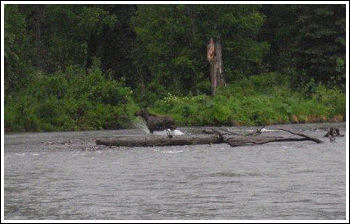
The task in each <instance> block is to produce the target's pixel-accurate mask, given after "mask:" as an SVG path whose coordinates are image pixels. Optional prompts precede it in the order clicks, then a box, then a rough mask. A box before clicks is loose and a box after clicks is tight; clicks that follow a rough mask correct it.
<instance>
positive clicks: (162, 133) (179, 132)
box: [153, 129, 184, 135]
mask: <svg viewBox="0 0 350 224" xmlns="http://www.w3.org/2000/svg"><path fill="white" fill-rule="evenodd" d="M153 134H155V135H168V134H170V135H184V133H183V132H182V131H180V130H177V129H175V130H173V131H172V130H170V129H167V130H164V131H154V132H153Z"/></svg>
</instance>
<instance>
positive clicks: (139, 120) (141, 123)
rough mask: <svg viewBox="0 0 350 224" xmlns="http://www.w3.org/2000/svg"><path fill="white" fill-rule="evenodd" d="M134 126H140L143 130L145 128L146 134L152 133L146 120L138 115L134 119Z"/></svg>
mask: <svg viewBox="0 0 350 224" xmlns="http://www.w3.org/2000/svg"><path fill="white" fill-rule="evenodd" d="M132 123H133V126H134V127H135V128H139V129H141V130H143V131H144V132H145V133H146V134H149V133H151V132H150V131H149V129H148V127H147V125H146V121H145V120H144V119H142V118H140V117H136V119H135V120H133V122H132Z"/></svg>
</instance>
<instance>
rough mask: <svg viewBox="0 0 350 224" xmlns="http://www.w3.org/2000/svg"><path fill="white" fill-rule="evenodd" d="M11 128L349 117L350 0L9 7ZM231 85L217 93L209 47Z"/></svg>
mask: <svg viewBox="0 0 350 224" xmlns="http://www.w3.org/2000/svg"><path fill="white" fill-rule="evenodd" d="M4 17H5V55H4V57H5V74H4V75H5V77H4V78H5V83H4V87H5V97H4V98H5V108H4V109H5V119H4V120H5V131H6V133H8V132H27V131H30V132H36V131H78V130H106V129H123V128H135V127H134V122H135V119H136V117H135V112H136V111H138V110H140V109H141V108H144V107H147V108H148V109H149V111H150V112H152V113H155V114H160V115H169V116H171V117H173V118H174V119H175V121H176V125H177V126H261V125H272V124H287V123H309V122H340V121H345V115H346V94H345V92H346V86H345V83H346V82H345V79H346V75H345V47H346V46H345V24H346V18H345V5H336V4H334V5H264V4H263V5H227V6H226V5H15V4H14V5H12V4H11V5H5V15H4ZM210 38H214V39H220V41H221V44H222V59H223V70H224V76H225V79H226V85H225V86H220V87H219V88H218V89H217V92H216V94H215V96H213V95H212V94H211V86H210V85H211V84H210V79H209V63H208V61H207V59H206V50H207V49H206V46H207V44H208V41H209V39H210Z"/></svg>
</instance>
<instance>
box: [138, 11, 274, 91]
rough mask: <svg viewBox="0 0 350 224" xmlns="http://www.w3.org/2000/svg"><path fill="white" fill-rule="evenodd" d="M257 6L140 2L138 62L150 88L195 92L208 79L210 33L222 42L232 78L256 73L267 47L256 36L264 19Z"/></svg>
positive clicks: (225, 68)
mask: <svg viewBox="0 0 350 224" xmlns="http://www.w3.org/2000/svg"><path fill="white" fill-rule="evenodd" d="M258 8H259V6H257V5H196V6H193V5H156V6H153V5H152V6H150V5H143V6H139V8H138V14H137V17H135V20H134V24H135V31H136V33H137V45H136V50H135V51H136V60H137V61H138V62H140V63H139V66H140V67H141V68H147V70H148V71H149V73H148V74H149V75H151V78H148V80H151V83H147V84H148V86H149V87H150V88H151V90H152V91H155V90H158V91H159V93H161V94H162V93H163V94H164V92H166V91H168V92H173V93H175V94H187V93H188V91H192V93H196V90H197V89H198V88H199V85H201V84H202V83H203V82H208V78H209V64H208V62H207V61H206V45H207V43H208V41H209V39H210V38H211V37H213V38H215V39H216V40H218V39H220V41H221V43H222V46H223V61H224V70H225V75H226V76H227V78H228V80H231V79H233V78H234V77H235V76H236V75H237V74H252V73H256V72H258V71H259V66H260V64H261V62H262V58H263V55H264V53H265V52H266V51H267V49H268V46H269V45H268V43H266V42H258V41H257V40H256V39H257V35H258V33H259V29H260V27H261V25H262V23H263V19H264V18H263V16H262V15H261V13H259V11H258ZM144 76H145V75H143V77H144ZM155 87H161V88H155ZM162 88H163V91H162Z"/></svg>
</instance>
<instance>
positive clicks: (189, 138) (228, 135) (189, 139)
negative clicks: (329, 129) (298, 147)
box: [96, 129, 322, 147]
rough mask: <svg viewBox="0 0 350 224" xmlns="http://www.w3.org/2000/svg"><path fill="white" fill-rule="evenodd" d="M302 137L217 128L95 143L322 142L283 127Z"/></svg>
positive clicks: (130, 137) (235, 144) (124, 144)
mask: <svg viewBox="0 0 350 224" xmlns="http://www.w3.org/2000/svg"><path fill="white" fill-rule="evenodd" d="M280 130H282V131H286V132H289V133H291V134H294V135H298V136H301V137H302V138H293V137H283V136H263V135H262V134H259V135H242V134H238V133H234V132H228V131H223V130H218V129H211V130H204V131H203V132H205V133H206V134H204V135H203V134H198V135H175V136H172V137H169V136H166V135H142V136H117V137H113V138H105V139H97V140H96V144H97V145H107V146H128V147H138V146H174V145H199V144H219V143H227V144H229V145H230V146H232V147H235V146H245V145H260V144H266V143H269V142H291V141H314V142H316V143H322V141H321V140H319V139H317V138H313V137H310V136H307V135H305V134H302V133H296V132H292V131H289V130H285V129H280Z"/></svg>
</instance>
